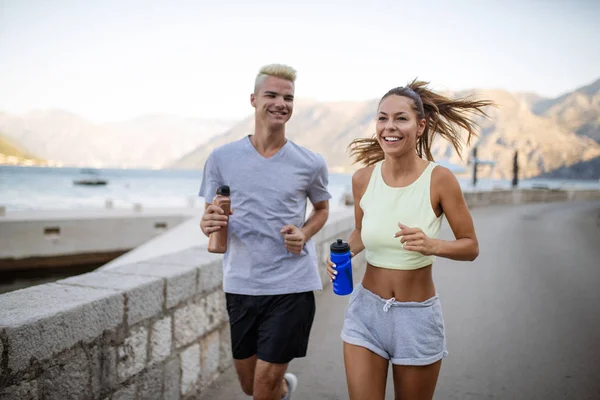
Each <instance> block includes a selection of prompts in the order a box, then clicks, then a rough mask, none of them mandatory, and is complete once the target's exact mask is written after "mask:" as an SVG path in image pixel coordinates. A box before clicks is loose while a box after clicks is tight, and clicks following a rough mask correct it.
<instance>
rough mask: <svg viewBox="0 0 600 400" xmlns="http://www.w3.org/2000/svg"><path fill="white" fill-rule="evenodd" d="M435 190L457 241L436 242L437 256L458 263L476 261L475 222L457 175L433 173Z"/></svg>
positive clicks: (439, 169) (437, 170) (446, 171)
mask: <svg viewBox="0 0 600 400" xmlns="http://www.w3.org/2000/svg"><path fill="white" fill-rule="evenodd" d="M431 179H432V185H431V186H432V187H434V188H435V191H436V192H437V193H438V196H439V204H440V206H441V208H442V212H443V213H444V215H445V216H446V219H447V220H448V224H449V225H450V228H452V232H453V233H454V237H455V240H441V239H435V242H434V248H435V252H434V255H436V256H438V257H444V258H449V259H451V260H457V261H473V260H475V259H476V258H477V256H478V255H479V242H478V241H477V236H476V235H475V227H474V226H473V218H472V217H471V213H470V212H469V207H468V206H467V202H466V201H465V198H464V196H463V193H462V190H461V188H460V184H459V183H458V180H457V179H456V176H454V173H452V171H450V170H449V169H447V168H444V167H440V166H438V167H436V168H435V169H434V170H433V175H432V177H431Z"/></svg>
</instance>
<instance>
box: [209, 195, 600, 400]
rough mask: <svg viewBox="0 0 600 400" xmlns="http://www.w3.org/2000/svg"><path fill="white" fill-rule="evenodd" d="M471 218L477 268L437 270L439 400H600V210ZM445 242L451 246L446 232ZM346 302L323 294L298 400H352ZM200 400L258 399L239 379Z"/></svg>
mask: <svg viewBox="0 0 600 400" xmlns="http://www.w3.org/2000/svg"><path fill="white" fill-rule="evenodd" d="M472 214H473V217H474V220H475V226H476V231H477V235H478V238H479V242H480V255H479V257H478V258H477V260H475V261H474V262H472V263H466V262H456V261H450V260H445V259H437V260H436V262H435V264H434V279H435V283H436V287H437V291H438V293H439V294H440V298H441V301H442V307H443V311H444V320H445V324H446V333H447V345H448V351H449V353H450V354H449V356H448V357H447V358H445V359H444V361H443V363H442V368H441V372H440V377H439V380H438V385H437V388H436V393H435V397H434V398H435V399H461V400H467V399H577V400H582V399H600V375H599V373H598V371H599V370H600V291H599V290H598V286H599V285H600V203H599V202H595V203H588V202H586V203H555V204H537V205H522V206H498V207H486V208H480V209H474V210H472ZM441 237H442V238H451V232H450V229H449V227H448V225H447V224H446V223H444V226H443V228H442V232H441ZM363 271H364V270H363V269H362V268H359V269H358V270H357V271H356V272H355V274H354V275H355V280H357V281H359V280H360V279H361V278H362V273H363ZM347 301H348V297H338V296H335V295H333V294H332V291H331V286H328V287H326V288H325V290H324V291H323V292H318V293H317V314H316V317H315V323H314V327H313V330H312V333H311V342H310V347H309V353H308V356H307V357H306V358H303V359H297V360H294V361H292V363H291V364H290V367H289V371H290V372H293V373H295V374H296V375H297V376H298V379H299V387H298V390H297V391H296V392H295V393H294V397H293V399H294V400H304V399H307V400H313V399H331V400H333V399H348V394H347V388H346V381H345V374H344V367H343V357H342V342H341V339H340V338H339V334H340V330H341V327H342V321H343V316H344V311H345V308H346V304H347ZM201 398H202V399H203V400H208V399H211V400H224V399H227V400H233V399H248V398H249V397H247V396H245V395H244V394H243V393H242V391H241V389H240V388H239V385H238V382H237V378H236V376H235V373H234V371H233V369H230V370H229V371H228V372H226V373H225V374H223V376H222V377H221V378H219V380H218V381H217V382H216V383H215V384H213V385H212V386H211V388H209V389H208V390H207V391H205V393H203V396H202V397H201ZM386 399H393V387H392V380H391V369H390V373H389V374H388V387H387V396H386Z"/></svg>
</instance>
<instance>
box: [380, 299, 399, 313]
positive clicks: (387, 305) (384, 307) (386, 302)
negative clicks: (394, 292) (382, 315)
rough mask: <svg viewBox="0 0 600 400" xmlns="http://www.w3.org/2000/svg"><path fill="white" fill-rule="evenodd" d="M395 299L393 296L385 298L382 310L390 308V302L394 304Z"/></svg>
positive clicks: (386, 310)
mask: <svg viewBox="0 0 600 400" xmlns="http://www.w3.org/2000/svg"><path fill="white" fill-rule="evenodd" d="M395 301H396V299H395V298H394V297H392V298H391V299H389V300H386V301H385V304H384V305H383V311H385V312H388V310H389V309H390V307H391V306H392V304H394V302H395Z"/></svg>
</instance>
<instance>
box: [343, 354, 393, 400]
mask: <svg viewBox="0 0 600 400" xmlns="http://www.w3.org/2000/svg"><path fill="white" fill-rule="evenodd" d="M388 364H389V361H388V360H386V359H385V358H382V357H380V356H378V355H377V354H375V353H373V352H372V351H370V350H367V349H366V348H364V347H360V346H355V345H353V344H349V343H346V342H344V365H345V367H346V382H347V383H348V394H349V395H350V400H384V398H385V383H386V380H387V373H388V367H389V365H388Z"/></svg>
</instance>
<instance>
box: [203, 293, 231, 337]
mask: <svg viewBox="0 0 600 400" xmlns="http://www.w3.org/2000/svg"><path fill="white" fill-rule="evenodd" d="M226 315H227V313H226V306H225V295H224V293H223V292H222V291H218V292H213V293H211V294H209V295H208V296H206V318H207V323H208V325H207V326H206V329H205V332H210V331H211V330H213V329H215V328H216V327H217V326H219V325H221V324H222V323H223V322H224V321H226V319H225V318H226Z"/></svg>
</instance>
